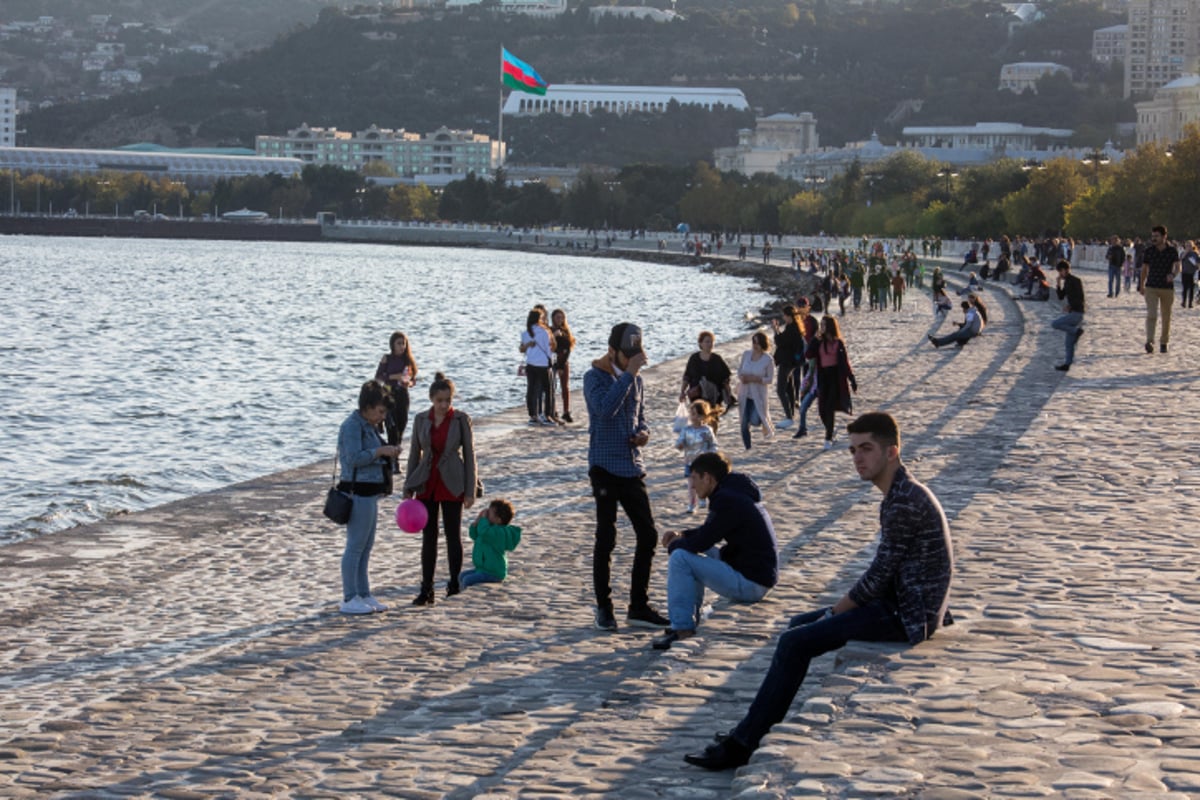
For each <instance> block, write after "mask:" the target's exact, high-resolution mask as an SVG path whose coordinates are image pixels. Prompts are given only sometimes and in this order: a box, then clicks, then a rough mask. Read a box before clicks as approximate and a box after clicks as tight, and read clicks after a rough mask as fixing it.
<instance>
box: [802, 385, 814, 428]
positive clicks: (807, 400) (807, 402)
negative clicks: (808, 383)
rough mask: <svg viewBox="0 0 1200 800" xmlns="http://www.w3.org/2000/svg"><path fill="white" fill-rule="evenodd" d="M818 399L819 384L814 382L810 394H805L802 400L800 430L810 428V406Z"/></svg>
mask: <svg viewBox="0 0 1200 800" xmlns="http://www.w3.org/2000/svg"><path fill="white" fill-rule="evenodd" d="M816 399H817V384H816V382H815V381H814V382H813V388H811V389H809V390H808V394H806V395H804V399H803V400H801V401H800V430H802V431H807V430H808V424H807V423H808V407H809V406H811V405H812V404H813V401H814V400H816Z"/></svg>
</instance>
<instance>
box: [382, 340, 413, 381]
mask: <svg viewBox="0 0 1200 800" xmlns="http://www.w3.org/2000/svg"><path fill="white" fill-rule="evenodd" d="M399 339H403V340H404V344H405V348H404V355H402V356H400V358H402V359H404V362H405V363H406V364H407V365H408V368H409V370H410V376H409V377H412V378H415V377H417V362H416V360H415V359H414V358H413V354H412V342H410V341H409V340H408V334H406V333H404V331H394V332H393V333H392V335H391V336H389V337H388V355H389V356H390V355H394V354H395V352H396V342H397V340H399Z"/></svg>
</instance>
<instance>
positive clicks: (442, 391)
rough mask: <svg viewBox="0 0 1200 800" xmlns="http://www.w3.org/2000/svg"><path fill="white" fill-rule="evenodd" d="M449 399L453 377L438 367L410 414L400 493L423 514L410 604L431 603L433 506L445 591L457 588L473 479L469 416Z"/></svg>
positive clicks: (434, 537) (434, 543) (473, 491)
mask: <svg viewBox="0 0 1200 800" xmlns="http://www.w3.org/2000/svg"><path fill="white" fill-rule="evenodd" d="M453 399H454V382H453V381H451V380H450V379H448V378H447V377H446V376H445V375H443V374H442V373H440V372H439V373H437V375H436V376H435V377H434V379H433V382H432V383H430V384H429V401H430V408H429V409H428V410H426V411H422V412H421V413H419V414H417V416H416V417H414V418H413V435H412V442H411V445H410V447H409V449H408V469H407V473H406V476H407V477H406V478H405V480H404V496H405V497H415V498H417V499H418V500H420V501H421V502H422V503H423V504H424V505H425V511H426V512H427V515H428V517H427V521H426V523H425V529H424V530H423V531H422V532H421V591H420V593H419V594H418V595H417V597H416V599H414V600H413V605H415V606H431V605H433V603H434V595H433V573H434V569H435V568H436V567H437V540H438V529H437V528H438V512H439V511H440V512H441V515H442V521H443V529H444V530H445V534H446V560H447V561H448V562H449V564H450V579H449V581H447V583H446V596H447V597H453V596H454V595H456V594H458V593H459V591H460V588H461V587H460V584H459V580H458V579H459V573H460V572H462V563H463V546H462V512H463V509H464V508H470V507H471V506H472V505H474V503H475V495H476V493H477V492H476V487H477V486H478V484H479V481H478V479H477V477H476V474H477V471H476V464H475V436H474V433H473V431H472V428H471V418H470V417H469V416H467V415H466V414H465V413H463V412H462V411H458V410H456V409H455V408H454V407H453V405H452V402H453Z"/></svg>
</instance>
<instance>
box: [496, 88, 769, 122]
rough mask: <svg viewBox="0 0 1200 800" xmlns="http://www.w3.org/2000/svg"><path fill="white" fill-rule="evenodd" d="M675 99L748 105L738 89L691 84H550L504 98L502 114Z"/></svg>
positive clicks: (652, 107)
mask: <svg viewBox="0 0 1200 800" xmlns="http://www.w3.org/2000/svg"><path fill="white" fill-rule="evenodd" d="M672 101H674V102H676V103H678V104H679V105H681V106H685V105H698V106H703V107H704V108H707V109H709V110H712V109H714V108H716V107H717V106H727V107H729V108H734V109H737V110H739V111H745V110H748V109H749V108H750V104H749V103H747V102H746V95H744V94H742V90H741V89H705V88H700V87H692V86H603V85H600V84H595V85H591V84H568V83H558V84H551V85H550V88H549V89H547V90H546V94H545V96H543V97H539V96H537V95H532V94H526V93H525V92H513V93H512V94H510V95H509V96H508V99H507V100H505V101H504V113H505V114H508V115H509V116H526V117H527V116H536V115H538V114H561V115H563V116H570V115H572V114H590V113H591V112H593V111H599V110H603V111H608V112H609V113H612V114H625V113H629V112H631V111H649V112H656V113H658V112H663V111H666V110H667V106H669V105H670V104H671V102H672Z"/></svg>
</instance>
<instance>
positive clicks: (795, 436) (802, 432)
mask: <svg viewBox="0 0 1200 800" xmlns="http://www.w3.org/2000/svg"><path fill="white" fill-rule="evenodd" d="M805 436H808V428H801V429H800V430H798V431H796V433H795V434H793V435H792V438H793V439H803V438H804V437H805Z"/></svg>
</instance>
